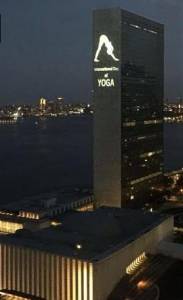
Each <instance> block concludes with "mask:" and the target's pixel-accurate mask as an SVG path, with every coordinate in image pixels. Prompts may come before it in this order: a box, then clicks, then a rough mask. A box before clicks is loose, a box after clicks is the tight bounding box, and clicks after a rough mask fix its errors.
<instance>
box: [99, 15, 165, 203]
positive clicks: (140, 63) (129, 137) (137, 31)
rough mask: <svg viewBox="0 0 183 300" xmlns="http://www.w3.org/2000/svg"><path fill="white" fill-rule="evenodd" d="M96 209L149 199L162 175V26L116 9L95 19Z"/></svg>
mask: <svg viewBox="0 0 183 300" xmlns="http://www.w3.org/2000/svg"><path fill="white" fill-rule="evenodd" d="M93 22H94V29H93V90H94V111H95V114H94V194H95V201H96V205H97V206H100V205H108V206H117V207H121V206H126V205H135V203H140V201H143V200H144V199H148V196H149V195H150V193H151V192H150V190H151V188H152V187H153V186H154V185H155V184H156V183H158V182H159V179H160V178H161V176H162V172H163V92H164V27H163V25H161V24H159V23H156V22H153V21H151V20H148V19H146V18H143V17H140V16H138V15H135V14H132V13H129V12H127V11H124V10H120V9H107V10H96V11H94V16H93Z"/></svg>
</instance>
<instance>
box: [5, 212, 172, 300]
mask: <svg viewBox="0 0 183 300" xmlns="http://www.w3.org/2000/svg"><path fill="white" fill-rule="evenodd" d="M61 218H62V221H63V223H62V225H60V226H59V225H58V226H57V227H54V226H51V227H50V228H45V229H41V230H38V231H36V232H31V233H29V232H28V231H26V232H25V231H24V230H23V231H22V232H20V231H19V232H17V233H15V234H7V235H5V234H2V235H1V234H0V271H1V276H0V296H1V293H2V294H3V293H4V294H5V295H11V294H12V292H14V293H16V294H17V295H20V296H21V295H26V296H25V298H2V299H17V300H19V299H27V300H28V299H37V298H38V299H40V298H41V299H43V300H71V299H72V300H106V299H108V296H109V295H110V293H111V292H112V291H113V289H114V288H115V287H116V285H117V284H118V282H119V281H120V280H121V278H122V277H123V276H125V274H130V272H132V271H133V269H134V267H138V265H139V264H140V263H141V262H143V261H144V259H145V258H146V254H148V253H156V247H157V245H159V242H160V241H162V240H165V239H166V238H167V237H169V235H172V232H173V217H167V216H162V215H161V216H160V215H158V214H157V213H156V214H152V213H146V214H144V212H142V211H138V210H137V211H134V210H128V209H119V208H113V209H112V208H101V209H98V210H96V211H94V212H80V213H78V212H73V213H71V214H67V215H65V217H64V216H62V217H61ZM98 224H100V226H98ZM111 241H112V244H111ZM109 270H110V272H109ZM5 291H6V292H5ZM10 297H11V296H10ZM35 297H37V298H35ZM0 299H1V298H0Z"/></svg>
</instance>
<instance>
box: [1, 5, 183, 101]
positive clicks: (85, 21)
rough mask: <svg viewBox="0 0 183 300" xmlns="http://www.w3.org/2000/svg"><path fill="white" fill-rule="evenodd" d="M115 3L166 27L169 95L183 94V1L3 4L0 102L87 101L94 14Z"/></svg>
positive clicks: (167, 90)
mask: <svg viewBox="0 0 183 300" xmlns="http://www.w3.org/2000/svg"><path fill="white" fill-rule="evenodd" d="M111 3H112V6H120V7H122V8H124V9H128V10H130V11H132V12H135V13H138V14H140V15H144V16H146V17H148V18H152V19H154V20H156V21H159V22H161V23H164V24H165V29H166V49H165V50H166V52H165V65H166V68H165V75H166V76H165V82H166V95H167V96H169V97H170V98H172V97H177V96H180V95H182V94H183V90H182V82H183V64H182V50H183V35H182V17H183V2H182V0H180V1H179V0H121V1H119V0H113V1H111V0H109V1H108V0H91V1H89V0H69V1H68V0H39V1H37V0H31V1H28V0H14V1H12V0H0V11H1V14H2V27H3V28H2V44H1V45H0V78H1V88H0V103H13V102H19V103H20V102H31V101H36V100H37V98H38V97H40V96H45V97H48V98H52V97H55V96H57V95H64V96H66V98H67V99H68V101H70V100H75V101H77V100H86V101H87V100H88V99H89V97H90V90H91V73H90V70H91V32H92V29H91V26H92V24H91V12H92V9H93V8H103V7H111Z"/></svg>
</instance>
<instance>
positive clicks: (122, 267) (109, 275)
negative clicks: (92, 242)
mask: <svg viewBox="0 0 183 300" xmlns="http://www.w3.org/2000/svg"><path fill="white" fill-rule="evenodd" d="M172 232H173V218H169V219H167V220H165V221H164V222H163V223H161V224H160V225H159V226H157V227H156V228H154V229H152V230H151V231H149V232H147V233H144V234H142V235H141V236H140V237H139V238H138V239H135V240H134V241H132V242H131V243H130V244H128V245H127V246H125V247H124V248H122V249H120V250H118V251H116V252H115V253H113V254H111V255H110V256H108V257H107V258H105V259H103V260H100V261H99V262H96V263H94V267H93V279H94V300H106V299H107V297H108V296H109V294H110V293H111V292H112V290H113V289H114V287H115V286H116V284H117V283H118V282H119V281H120V279H121V278H122V277H123V275H124V274H125V273H126V267H127V266H129V265H130V264H131V262H132V261H133V260H135V259H136V258H137V257H138V256H139V255H141V254H142V253H143V252H146V253H154V252H155V251H156V245H157V244H158V243H159V241H161V240H162V239H165V238H167V237H168V236H169V235H170V234H171V233H172Z"/></svg>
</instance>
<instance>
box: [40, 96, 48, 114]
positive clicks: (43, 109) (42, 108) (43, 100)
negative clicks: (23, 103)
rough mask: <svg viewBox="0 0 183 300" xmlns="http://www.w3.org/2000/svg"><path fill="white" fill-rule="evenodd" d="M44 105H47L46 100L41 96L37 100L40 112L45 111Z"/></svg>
mask: <svg viewBox="0 0 183 300" xmlns="http://www.w3.org/2000/svg"><path fill="white" fill-rule="evenodd" d="M46 105H47V100H46V99H44V98H41V99H40V100H39V109H40V111H41V112H42V113H44V112H45V110H46Z"/></svg>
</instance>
